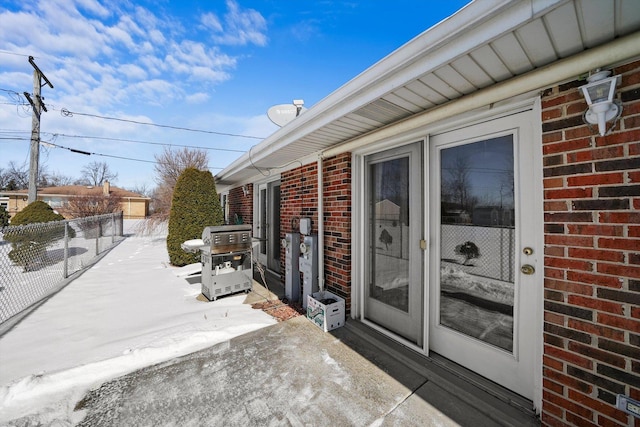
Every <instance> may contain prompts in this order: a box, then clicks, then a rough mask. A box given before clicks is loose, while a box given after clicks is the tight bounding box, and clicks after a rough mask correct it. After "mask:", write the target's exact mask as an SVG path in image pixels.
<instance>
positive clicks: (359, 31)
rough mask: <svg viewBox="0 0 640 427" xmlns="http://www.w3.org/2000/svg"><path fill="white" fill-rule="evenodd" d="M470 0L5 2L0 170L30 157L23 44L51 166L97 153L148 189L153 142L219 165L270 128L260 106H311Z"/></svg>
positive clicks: (45, 158)
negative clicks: (41, 106) (43, 80)
mask: <svg viewBox="0 0 640 427" xmlns="http://www.w3.org/2000/svg"><path fill="white" fill-rule="evenodd" d="M466 3H467V1H465V0H448V1H415V0H414V1H405V0H397V1H393V2H389V1H381V0H380V1H378V0H365V1H350V2H341V1H329V0H326V1H310V0H307V1H305V0H298V1H292V0H265V1H258V0H233V1H232V0H227V1H222V0H220V1H205V0H202V1H198V0H191V1H190V0H182V1H173V2H171V1H167V0H164V1H163V0H155V1H124V0H122V1H121V0H100V1H96V0H43V1H31V0H8V1H7V0H3V1H2V3H0V168H1V169H6V167H7V165H8V163H9V162H10V161H14V162H16V163H17V164H18V165H21V164H24V163H25V162H26V164H27V165H28V161H29V139H30V130H31V110H30V107H28V106H25V105H23V103H24V102H26V100H25V98H24V96H23V95H22V93H23V92H25V91H26V92H29V93H32V92H33V68H32V66H31V64H29V62H28V56H29V55H31V56H33V57H34V58H35V62H36V64H37V65H38V67H39V68H40V69H41V70H42V71H43V72H44V74H45V75H46V76H47V78H48V79H49V80H50V81H51V83H52V84H53V85H54V88H53V89H51V88H49V87H48V86H44V87H43V88H42V96H43V97H44V98H45V104H46V106H47V109H48V110H49V111H48V112H43V114H42V120H41V140H42V141H43V143H46V142H49V143H52V144H55V145H56V146H57V147H56V146H52V145H48V144H43V145H42V148H41V156H40V161H41V163H42V164H44V165H45V166H46V168H47V170H48V171H49V172H50V173H58V174H62V175H66V176H70V177H73V178H79V177H80V171H81V169H82V167H83V166H85V165H87V164H88V163H90V162H96V161H97V162H106V163H107V164H108V165H109V167H110V169H111V170H112V171H113V172H115V173H117V174H118V178H117V179H116V181H115V182H114V185H116V186H119V187H123V188H135V187H138V188H139V187H142V186H146V187H147V188H153V187H154V186H155V174H154V171H153V166H154V165H153V163H152V162H153V160H154V154H157V153H160V152H162V149H163V145H162V144H174V145H175V146H176V147H178V148H180V147H179V146H181V145H188V146H194V147H206V148H207V152H208V153H209V159H210V162H209V166H210V168H211V171H212V173H214V174H215V173H216V172H218V171H219V170H220V168H224V167H225V166H227V165H229V164H230V163H231V162H232V161H233V160H235V159H236V158H237V157H239V156H240V155H241V152H244V151H247V150H248V149H249V148H250V147H251V146H252V145H255V144H257V143H259V142H260V140H261V139H260V138H264V137H267V136H268V135H270V134H271V133H273V132H274V131H275V130H276V129H277V127H276V126H275V125H274V124H273V123H271V121H270V120H269V119H268V117H267V115H266V112H267V110H268V108H269V107H271V106H273V105H276V104H289V103H291V102H292V100H293V99H303V100H304V101H305V107H306V108H311V107H313V105H314V104H316V103H317V102H319V101H320V100H321V99H323V98H324V97H326V96H327V95H329V94H330V93H331V92H333V91H335V90H336V89H338V88H339V87H340V86H342V85H343V84H345V83H347V82H348V81H349V80H351V79H353V78H354V77H356V76H357V75H358V74H360V73H361V72H363V71H364V70H365V69H367V68H368V67H370V66H371V65H373V64H374V63H376V62H377V61H379V60H380V59H382V58H384V57H385V56H386V55H388V54H390V53H391V52H392V51H394V50H395V49H397V48H398V47H400V46H402V45H403V44H404V43H406V42H408V41H409V40H411V39H412V38H414V37H415V36H417V35H418V34H420V33H422V32H423V31H425V30H426V29H428V28H429V27H431V26H433V25H434V24H436V23H437V22H439V21H441V20H442V19H444V18H446V17H447V16H449V15H451V14H453V13H454V12H455V11H457V10H459V9H460V8H462V7H463V6H464V5H465V4H466ZM63 110H67V111H71V112H73V113H75V114H73V115H72V116H64V115H63V114H62V111H63ZM107 118H114V119H119V120H112V119H107ZM137 122H140V123H153V124H159V125H164V126H170V127H176V128H186V129H192V130H195V131H189V130H178V129H173V128H169V127H159V126H148V125H141V124H138V123H137ZM199 131H206V132H199ZM229 134H233V135H242V136H246V137H236V136H229ZM98 137H100V138H108V139H98ZM13 138H15V139H13ZM69 148H71V149H74V150H81V151H86V152H90V153H94V154H92V155H91V156H86V155H82V154H78V153H74V152H72V151H70V150H69ZM216 149H225V150H237V151H223V150H216ZM130 159H136V160H141V161H136V160H130Z"/></svg>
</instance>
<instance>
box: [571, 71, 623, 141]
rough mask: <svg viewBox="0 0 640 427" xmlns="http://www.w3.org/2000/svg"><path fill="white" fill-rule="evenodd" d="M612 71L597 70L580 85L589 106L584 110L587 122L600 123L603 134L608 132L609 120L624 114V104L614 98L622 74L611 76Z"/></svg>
mask: <svg viewBox="0 0 640 427" xmlns="http://www.w3.org/2000/svg"><path fill="white" fill-rule="evenodd" d="M609 74H611V71H607V70H605V71H601V70H596V71H595V72H594V73H593V74H591V75H590V76H589V77H587V81H588V82H589V83H587V84H586V85H584V86H580V90H582V95H583V96H584V99H585V100H586V101H587V105H589V108H588V109H587V111H585V112H584V116H583V118H584V121H585V123H590V124H596V123H597V124H598V131H599V132H600V135H601V136H604V134H606V133H607V122H608V121H610V120H613V119H617V118H618V117H620V115H621V114H622V105H620V104H618V103H616V102H615V101H614V99H613V96H614V94H615V90H616V85H617V84H618V82H619V81H620V75H617V76H613V77H609Z"/></svg>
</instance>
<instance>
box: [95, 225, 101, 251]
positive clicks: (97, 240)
mask: <svg viewBox="0 0 640 427" xmlns="http://www.w3.org/2000/svg"><path fill="white" fill-rule="evenodd" d="M101 228H102V227H101V223H100V220H98V226H97V228H96V253H95V254H96V255H98V254H99V253H100V252H98V251H99V247H100V234H102V232H101V231H102V230H100V229H101Z"/></svg>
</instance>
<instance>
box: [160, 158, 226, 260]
mask: <svg viewBox="0 0 640 427" xmlns="http://www.w3.org/2000/svg"><path fill="white" fill-rule="evenodd" d="M223 222H224V216H223V213H222V206H221V205H220V199H219V197H218V193H217V191H216V183H215V180H214V178H213V175H212V174H211V172H209V171H200V170H198V169H195V168H186V169H185V170H184V171H183V172H182V174H180V176H179V177H178V180H177V182H176V186H175V188H174V190H173V198H172V200H171V210H170V213H169V234H168V236H167V251H168V253H169V261H170V262H171V264H172V265H175V266H178V267H181V266H184V265H188V264H192V263H196V262H199V261H200V253H196V254H192V253H188V252H185V251H184V250H182V248H181V247H180V245H181V244H182V243H184V242H185V241H187V240H191V239H199V238H201V237H202V231H203V230H204V228H205V227H207V226H215V225H222V224H223Z"/></svg>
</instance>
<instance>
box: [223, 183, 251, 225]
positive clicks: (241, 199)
mask: <svg viewBox="0 0 640 427" xmlns="http://www.w3.org/2000/svg"><path fill="white" fill-rule="evenodd" d="M246 188H247V190H248V194H247V195H246V196H245V195H244V190H243V189H242V187H237V188H234V189H232V190H230V191H229V199H228V203H229V222H230V223H231V224H235V221H236V215H238V218H241V219H242V223H243V224H253V184H247V186H246Z"/></svg>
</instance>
